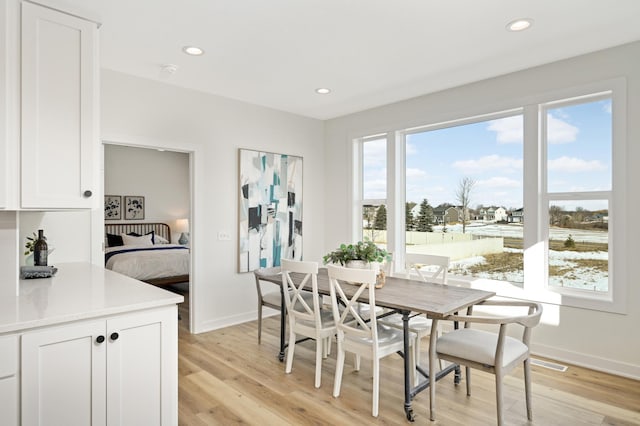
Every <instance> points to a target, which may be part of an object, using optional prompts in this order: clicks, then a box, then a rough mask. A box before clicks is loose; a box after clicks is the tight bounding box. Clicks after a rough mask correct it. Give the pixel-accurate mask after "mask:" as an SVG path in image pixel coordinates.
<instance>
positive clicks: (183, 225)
mask: <svg viewBox="0 0 640 426" xmlns="http://www.w3.org/2000/svg"><path fill="white" fill-rule="evenodd" d="M174 231H175V232H181V233H182V232H188V231H189V219H177V220H176V227H175V229H174Z"/></svg>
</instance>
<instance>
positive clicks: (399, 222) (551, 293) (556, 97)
mask: <svg viewBox="0 0 640 426" xmlns="http://www.w3.org/2000/svg"><path fill="white" fill-rule="evenodd" d="M609 94H610V98H611V104H612V147H611V149H612V156H611V162H612V164H611V167H612V176H611V190H610V191H591V192H579V193H567V192H562V193H551V194H549V193H547V190H548V188H547V185H546V183H547V182H546V161H547V157H546V145H545V144H543V143H541V142H542V140H543V137H544V135H545V133H544V132H543V130H544V129H543V128H542V126H541V124H542V123H541V121H542V120H541V115H540V114H541V106H543V105H544V106H545V107H546V108H551V107H555V106H557V105H559V104H563V105H564V104H567V102H568V101H569V100H570V101H573V102H575V103H578V104H579V103H584V102H585V100H586V101H587V102H588V101H590V100H593V101H596V100H597V96H598V95H606V97H609ZM510 103H511V105H506V107H505V105H502V107H503V108H500V109H498V108H496V109H495V111H496V112H487V111H483V112H482V113H480V114H465V113H460V114H458V117H456V113H452V115H451V116H449V117H444V118H445V119H444V120H443V119H442V118H443V117H441V119H440V120H438V121H437V122H432V123H428V124H424V125H419V126H413V127H405V128H399V129H392V130H388V131H386V132H384V133H377V134H375V135H367V136H361V137H358V138H352V141H353V167H354V173H353V176H354V188H353V195H354V196H353V198H352V200H354V204H353V212H352V217H353V218H354V221H353V227H352V230H353V235H354V237H356V236H357V233H358V232H362V206H363V205H364V204H369V203H371V202H375V203H378V204H380V203H386V206H387V214H388V217H387V227H388V229H387V238H388V240H387V248H388V250H389V251H392V252H394V262H395V265H394V267H393V272H395V273H398V272H403V270H404V267H403V265H404V262H403V258H404V252H405V235H404V232H396V230H404V229H405V226H404V206H405V202H406V194H405V191H406V187H405V174H406V165H405V143H406V142H405V136H406V135H408V134H411V133H417V132H422V131H425V130H435V129H438V128H445V127H451V126H456V125H464V124H468V123H473V122H477V121H483V120H489V119H497V118H502V117H507V116H512V115H517V114H522V115H523V125H524V134H523V168H524V169H523V186H524V194H523V207H524V210H525V211H526V212H527V213H526V215H527V220H526V221H525V228H524V234H523V237H524V247H525V253H524V274H525V278H524V286H523V287H522V288H521V287H518V286H515V285H506V286H505V285H504V284H505V283H508V282H506V281H495V282H492V281H491V280H478V279H474V278H472V279H470V278H469V277H461V276H452V275H450V279H449V282H450V283H451V284H454V285H455V284H458V285H465V286H471V287H474V288H482V289H487V290H491V291H496V286H495V284H496V283H500V284H501V285H500V288H499V289H498V290H499V291H498V292H497V293H498V295H499V296H504V297H514V298H520V299H526V300H534V301H539V302H544V303H550V304H556V305H564V306H572V307H578V308H584V309H593V310H600V311H605V312H614V313H626V311H627V303H626V294H627V285H628V284H627V283H628V280H627V272H626V271H627V267H626V262H627V260H626V257H625V256H620V257H619V258H618V257H616V253H624V252H625V247H626V238H625V232H624V229H626V223H627V213H626V201H625V194H626V80H625V79H624V78H614V79H610V80H604V81H599V82H594V83H590V84H585V85H581V86H577V87H572V88H565V89H558V90H554V91H550V92H547V93H542V94H538V95H534V96H528V97H525V98H521V99H514V100H511V102H510ZM567 105H568V104H567ZM460 117H462V118H460ZM447 118H448V119H447ZM425 121H426V120H425ZM385 137H386V139H387V198H386V200H384V199H381V200H378V199H376V200H363V199H362V178H363V176H362V142H366V141H368V140H373V139H381V138H385ZM527 188H535V189H529V190H527ZM571 198H576V199H580V200H584V199H606V200H607V201H608V204H609V206H608V207H609V217H610V220H609V235H608V239H609V286H608V291H607V292H606V293H605V292H591V291H585V290H581V289H571V288H560V287H555V286H549V285H548V276H547V275H548V235H549V225H548V223H549V222H548V206H549V201H552V200H553V199H562V200H567V199H571ZM358 220H359V221H360V222H359V223H358ZM527 222H529V223H533V224H534V226H526V223H527ZM356 238H357V237H356ZM541 258H542V259H543V262H544V268H542V269H543V272H542V273H540V269H541V268H540V266H541V263H540V259H541ZM540 283H542V284H540Z"/></svg>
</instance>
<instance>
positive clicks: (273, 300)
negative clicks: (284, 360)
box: [253, 267, 313, 343]
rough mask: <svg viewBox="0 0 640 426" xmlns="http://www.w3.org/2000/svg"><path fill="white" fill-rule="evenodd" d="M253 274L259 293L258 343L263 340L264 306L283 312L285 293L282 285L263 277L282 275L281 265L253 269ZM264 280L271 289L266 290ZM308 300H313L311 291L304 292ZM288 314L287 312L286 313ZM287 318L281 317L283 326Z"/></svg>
mask: <svg viewBox="0 0 640 426" xmlns="http://www.w3.org/2000/svg"><path fill="white" fill-rule="evenodd" d="M253 275H254V278H255V281H256V293H257V295H258V343H261V342H262V307H263V306H266V307H268V308H271V309H275V310H277V311H278V312H282V295H283V293H282V292H281V290H280V287H279V286H277V285H274V283H272V282H270V281H264V280H262V279H261V278H262V277H263V276H273V275H280V267H272V268H261V269H256V270H255V271H253ZM262 282H265V283H267V284H268V285H269V287H271V289H269V290H266V291H265V290H264V289H263V288H262ZM303 297H305V298H306V299H307V300H311V299H312V298H313V296H312V294H311V293H310V292H309V293H308V294H304V295H303ZM285 316H286V314H285ZM284 323H285V319H284V318H282V319H281V326H282V325H284Z"/></svg>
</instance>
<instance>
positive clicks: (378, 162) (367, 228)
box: [359, 136, 387, 246]
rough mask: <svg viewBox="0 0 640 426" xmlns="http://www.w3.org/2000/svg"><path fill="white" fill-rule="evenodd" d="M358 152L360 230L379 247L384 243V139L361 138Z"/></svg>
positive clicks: (385, 181) (385, 183) (385, 178)
mask: <svg viewBox="0 0 640 426" xmlns="http://www.w3.org/2000/svg"><path fill="white" fill-rule="evenodd" d="M360 147H361V149H362V151H361V152H362V155H361V158H362V188H361V193H362V197H361V202H360V206H359V207H360V210H361V214H360V216H361V219H362V222H361V224H362V225H361V231H360V239H361V240H362V239H365V238H368V239H370V240H371V241H373V242H375V243H376V244H378V245H380V246H386V244H387V209H386V203H387V139H386V136H385V137H381V136H377V137H373V138H368V139H364V140H363V141H362V143H361V145H360Z"/></svg>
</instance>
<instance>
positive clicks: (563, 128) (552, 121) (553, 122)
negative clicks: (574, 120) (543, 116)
mask: <svg viewBox="0 0 640 426" xmlns="http://www.w3.org/2000/svg"><path fill="white" fill-rule="evenodd" d="M578 132H580V129H578V128H577V127H576V126H573V125H571V124H569V123H567V122H566V121H564V120H561V119H559V118H556V117H554V116H553V115H552V114H551V113H549V114H547V135H548V141H549V143H569V142H574V141H575V140H576V137H577V135H578Z"/></svg>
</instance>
